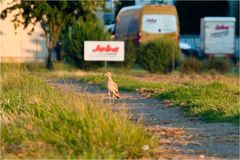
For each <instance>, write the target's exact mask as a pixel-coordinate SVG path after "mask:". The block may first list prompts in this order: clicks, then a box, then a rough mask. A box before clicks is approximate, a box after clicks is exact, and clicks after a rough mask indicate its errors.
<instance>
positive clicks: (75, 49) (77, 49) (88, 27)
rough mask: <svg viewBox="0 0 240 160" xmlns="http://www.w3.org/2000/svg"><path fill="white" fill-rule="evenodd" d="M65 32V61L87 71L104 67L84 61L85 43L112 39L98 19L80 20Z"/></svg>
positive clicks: (100, 64) (100, 63)
mask: <svg viewBox="0 0 240 160" xmlns="http://www.w3.org/2000/svg"><path fill="white" fill-rule="evenodd" d="M65 32H66V33H65V34H63V46H64V50H65V52H66V53H67V55H66V56H65V61H67V62H68V63H71V64H74V65H76V66H77V67H79V68H82V69H87V70H88V69H92V68H97V67H100V66H103V63H102V62H88V61H84V41H87V40H109V38H110V35H109V34H108V33H105V32H104V28H103V26H102V25H101V24H100V23H99V22H98V21H97V20H96V19H94V18H88V20H87V21H84V20H83V19H80V20H79V21H77V22H76V23H74V24H73V25H72V26H71V27H69V28H68V29H67V30H66V31H65Z"/></svg>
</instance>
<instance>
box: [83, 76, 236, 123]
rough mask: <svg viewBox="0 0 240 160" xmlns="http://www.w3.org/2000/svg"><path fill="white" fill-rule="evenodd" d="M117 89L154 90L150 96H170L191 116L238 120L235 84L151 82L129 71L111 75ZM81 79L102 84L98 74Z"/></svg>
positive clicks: (161, 97) (102, 78)
mask: <svg viewBox="0 0 240 160" xmlns="http://www.w3.org/2000/svg"><path fill="white" fill-rule="evenodd" d="M114 79H115V81H116V82H117V83H118V85H119V88H120V90H126V91H136V90H138V89H141V88H144V89H145V90H153V91H154V93H153V94H152V96H154V97H156V98H158V99H160V100H170V101H171V102H172V103H174V105H176V106H181V108H182V109H183V110H184V111H186V112H187V113H188V114H189V115H191V116H201V117H202V119H203V120H205V121H207V122H233V123H238V124H239V115H240V110H239V103H238V98H239V90H238V87H237V86H236V85H235V84H230V83H226V82H220V81H212V82H209V83H199V82H198V83H195V82H194V81H186V82H181V83H171V82H152V81H141V80H136V79H134V78H132V77H131V76H128V75H116V74H115V75H114ZM80 81H87V82H93V83H96V84H98V85H100V86H101V87H103V88H104V87H105V83H106V82H105V79H104V77H103V76H102V75H101V74H98V73H95V74H89V75H87V76H84V77H83V78H80Z"/></svg>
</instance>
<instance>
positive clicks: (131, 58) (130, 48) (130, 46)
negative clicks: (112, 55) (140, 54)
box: [113, 40, 137, 69]
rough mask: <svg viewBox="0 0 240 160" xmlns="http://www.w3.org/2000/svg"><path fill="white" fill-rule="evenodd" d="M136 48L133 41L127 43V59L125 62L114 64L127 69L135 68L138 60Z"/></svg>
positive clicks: (125, 58)
mask: <svg viewBox="0 0 240 160" xmlns="http://www.w3.org/2000/svg"><path fill="white" fill-rule="evenodd" d="M136 51H137V50H136V47H135V45H134V42H133V41H131V40H127V41H125V57H124V61H123V62H116V63H113V64H116V66H120V67H123V68H126V69H129V68H131V67H132V66H133V64H134V63H135V61H136V59H137V55H136Z"/></svg>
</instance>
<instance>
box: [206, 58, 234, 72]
mask: <svg viewBox="0 0 240 160" xmlns="http://www.w3.org/2000/svg"><path fill="white" fill-rule="evenodd" d="M207 68H208V70H216V71H218V72H220V73H224V72H226V71H228V70H229V69H230V68H231V64H230V62H229V61H228V59H224V58H212V59H210V60H209V61H208V63H207Z"/></svg>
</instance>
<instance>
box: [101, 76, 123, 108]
mask: <svg viewBox="0 0 240 160" xmlns="http://www.w3.org/2000/svg"><path fill="white" fill-rule="evenodd" d="M104 76H106V77H107V88H108V96H109V102H110V104H111V98H112V99H113V103H114V98H115V97H116V98H117V99H119V98H120V95H119V92H118V85H117V83H115V82H114V81H113V80H112V73H111V72H107V73H105V74H104Z"/></svg>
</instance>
